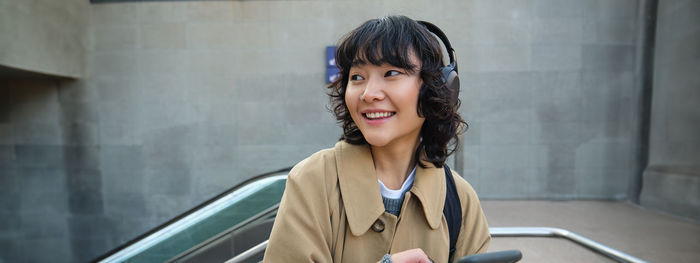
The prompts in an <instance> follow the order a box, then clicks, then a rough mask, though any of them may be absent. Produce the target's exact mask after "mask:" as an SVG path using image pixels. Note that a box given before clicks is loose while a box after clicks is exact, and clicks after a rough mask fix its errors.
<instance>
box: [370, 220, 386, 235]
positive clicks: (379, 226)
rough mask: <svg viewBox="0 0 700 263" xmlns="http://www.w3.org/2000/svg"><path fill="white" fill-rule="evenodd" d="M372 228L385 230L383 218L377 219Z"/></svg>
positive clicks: (378, 230) (380, 230) (376, 230)
mask: <svg viewBox="0 0 700 263" xmlns="http://www.w3.org/2000/svg"><path fill="white" fill-rule="evenodd" d="M372 230H374V231H375V232H380V233H381V232H382V231H384V222H382V220H379V219H377V221H374V224H372Z"/></svg>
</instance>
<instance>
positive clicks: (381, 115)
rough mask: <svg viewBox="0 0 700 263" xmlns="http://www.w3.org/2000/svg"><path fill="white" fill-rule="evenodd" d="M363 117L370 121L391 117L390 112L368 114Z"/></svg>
mask: <svg viewBox="0 0 700 263" xmlns="http://www.w3.org/2000/svg"><path fill="white" fill-rule="evenodd" d="M365 115H367V118H370V119H378V118H386V117H389V116H391V115H392V113H391V112H368V113H366V114H365Z"/></svg>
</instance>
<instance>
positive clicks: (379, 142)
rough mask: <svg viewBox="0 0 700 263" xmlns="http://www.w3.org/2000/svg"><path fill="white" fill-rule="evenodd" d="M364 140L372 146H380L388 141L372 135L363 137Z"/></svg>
mask: <svg viewBox="0 0 700 263" xmlns="http://www.w3.org/2000/svg"><path fill="white" fill-rule="evenodd" d="M365 141H367V143H368V144H369V145H372V146H374V147H382V146H385V145H387V144H388V143H389V141H388V140H387V139H385V138H377V137H372V136H370V137H365Z"/></svg>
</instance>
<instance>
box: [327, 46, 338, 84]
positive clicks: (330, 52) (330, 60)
mask: <svg viewBox="0 0 700 263" xmlns="http://www.w3.org/2000/svg"><path fill="white" fill-rule="evenodd" d="M335 49H336V47H335V46H327V47H326V83H327V84H328V83H331V82H333V81H334V80H335V79H337V78H338V76H339V74H338V72H339V70H338V66H337V65H336V64H335Z"/></svg>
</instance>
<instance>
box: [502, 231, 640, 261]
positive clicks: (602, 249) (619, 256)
mask: <svg viewBox="0 0 700 263" xmlns="http://www.w3.org/2000/svg"><path fill="white" fill-rule="evenodd" d="M489 232H490V233H491V236H492V237H560V238H564V239H568V240H570V241H572V242H574V243H576V244H578V245H581V246H583V247H586V248H588V249H591V250H593V251H595V252H596V253H598V254H601V255H603V256H606V257H608V258H611V259H613V260H615V261H619V262H630V263H646V261H644V260H641V259H639V258H636V257H633V256H631V255H629V254H626V253H624V252H622V251H619V250H617V249H614V248H611V247H608V246H606V245H603V244H601V243H599V242H596V241H594V240H592V239H590V238H587V237H584V236H582V235H579V234H576V233H574V232H571V231H569V230H566V229H561V228H555V227H490V228H489Z"/></svg>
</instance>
